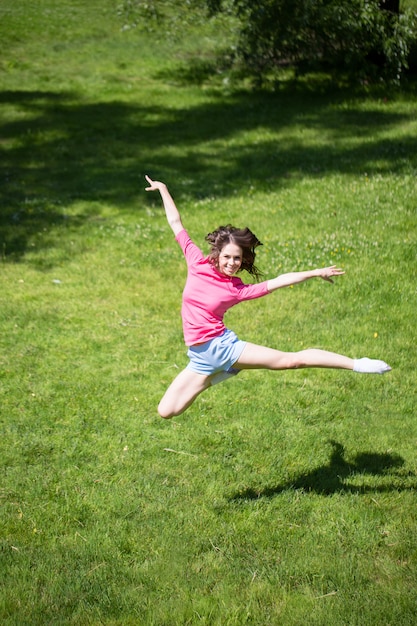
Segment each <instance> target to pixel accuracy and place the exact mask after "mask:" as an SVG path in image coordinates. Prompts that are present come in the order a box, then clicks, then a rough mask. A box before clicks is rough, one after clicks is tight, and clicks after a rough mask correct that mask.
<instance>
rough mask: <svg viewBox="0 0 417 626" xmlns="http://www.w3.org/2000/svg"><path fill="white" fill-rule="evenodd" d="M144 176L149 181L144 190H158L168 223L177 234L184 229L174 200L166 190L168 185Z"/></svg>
mask: <svg viewBox="0 0 417 626" xmlns="http://www.w3.org/2000/svg"><path fill="white" fill-rule="evenodd" d="M145 178H146V180H147V182H148V183H149V187H146V188H145V191H159V193H160V194H161V198H162V202H163V203H164V209H165V214H166V216H167V220H168V224H169V225H170V226H171V228H172V230H173V233H174V235H175V236H176V235H178V233H179V232H181V231H182V230H183V229H184V226H183V225H182V222H181V216H180V214H179V211H178V209H177V207H176V206H175V202H174V200H173V199H172V196H171V194H170V193H169V191H168V187H167V186H166V185H165V183H161V182H160V181H158V180H152V179H151V178H150V177H149V176H145Z"/></svg>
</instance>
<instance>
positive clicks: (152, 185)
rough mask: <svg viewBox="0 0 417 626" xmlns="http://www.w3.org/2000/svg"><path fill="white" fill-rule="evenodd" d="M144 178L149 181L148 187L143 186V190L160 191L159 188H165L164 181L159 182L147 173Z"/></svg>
mask: <svg viewBox="0 0 417 626" xmlns="http://www.w3.org/2000/svg"><path fill="white" fill-rule="evenodd" d="M145 178H146V180H147V182H148V183H149V187H145V191H161V189H166V185H165V183H161V182H160V181H159V180H152V178H151V177H150V176H148V175H146V176H145Z"/></svg>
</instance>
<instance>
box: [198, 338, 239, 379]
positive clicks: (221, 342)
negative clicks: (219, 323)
mask: <svg viewBox="0 0 417 626" xmlns="http://www.w3.org/2000/svg"><path fill="white" fill-rule="evenodd" d="M245 346H246V341H241V340H240V339H238V337H237V336H236V335H235V333H234V332H233V331H232V330H225V331H224V333H223V334H222V335H220V336H219V337H215V338H214V339H211V340H210V341H206V342H205V343H202V344H201V345H199V346H190V347H189V349H188V352H187V355H188V358H189V359H190V362H189V364H188V365H187V369H190V370H191V371H192V372H196V374H203V375H204V376H211V375H212V374H215V373H216V372H221V371H225V372H229V371H231V373H237V371H233V364H234V363H236V361H237V360H238V359H239V357H240V355H241V354H242V352H243V349H244V347H245Z"/></svg>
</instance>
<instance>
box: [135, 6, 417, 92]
mask: <svg viewBox="0 0 417 626" xmlns="http://www.w3.org/2000/svg"><path fill="white" fill-rule="evenodd" d="M123 7H124V11H125V12H127V13H129V12H130V14H131V15H136V16H141V19H142V20H144V21H145V22H148V20H149V19H152V20H158V21H161V20H166V19H171V20H172V19H176V21H177V24H178V23H181V24H182V25H184V24H186V23H189V22H190V21H196V20H197V21H198V20H201V19H207V18H208V17H210V16H212V15H214V14H219V13H228V14H230V15H234V16H235V17H236V18H237V21H238V42H237V47H236V54H235V61H236V62H237V63H240V64H241V65H243V67H244V68H245V69H246V70H247V71H248V72H250V73H252V74H254V75H256V76H257V77H258V78H262V77H264V76H265V75H267V74H268V73H269V72H271V71H273V70H274V69H276V68H277V67H281V66H283V65H290V66H293V67H294V68H295V69H296V71H297V72H303V71H307V70H311V69H326V70H329V71H338V72H344V73H348V74H352V75H355V76H357V77H364V78H365V77H367V78H385V79H393V80H395V81H399V80H400V78H401V75H402V73H403V71H404V69H405V68H407V64H408V57H409V53H410V47H411V45H412V44H413V43H414V44H415V42H416V41H417V14H416V13H415V12H412V11H410V10H408V11H405V12H400V6H399V0H258V1H257V2H253V0H187V1H186V2H180V1H179V0H147V1H146V2H143V1H142V0H124V5H123Z"/></svg>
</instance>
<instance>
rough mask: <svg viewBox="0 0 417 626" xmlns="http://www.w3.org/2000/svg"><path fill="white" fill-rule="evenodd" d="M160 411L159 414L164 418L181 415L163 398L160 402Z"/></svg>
mask: <svg viewBox="0 0 417 626" xmlns="http://www.w3.org/2000/svg"><path fill="white" fill-rule="evenodd" d="M158 413H159V416H160V417H162V418H163V419H164V420H169V419H171V418H172V417H175V416H176V415H179V414H178V413H176V412H175V411H174V410H173V408H172V407H170V406H168V405H167V403H166V402H164V400H163V399H162V400H161V402H160V403H159V404H158Z"/></svg>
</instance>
